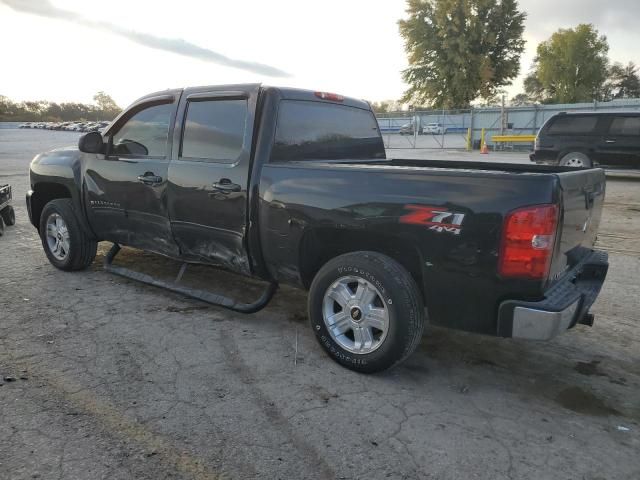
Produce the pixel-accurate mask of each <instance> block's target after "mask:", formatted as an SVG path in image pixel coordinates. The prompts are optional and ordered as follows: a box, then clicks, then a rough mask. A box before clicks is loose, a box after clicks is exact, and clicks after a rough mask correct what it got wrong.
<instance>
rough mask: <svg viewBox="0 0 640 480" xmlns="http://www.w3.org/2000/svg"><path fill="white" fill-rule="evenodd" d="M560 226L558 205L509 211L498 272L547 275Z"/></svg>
mask: <svg viewBox="0 0 640 480" xmlns="http://www.w3.org/2000/svg"><path fill="white" fill-rule="evenodd" d="M557 226H558V207H557V206H556V205H536V206H533V207H525V208H520V209H518V210H514V211H513V212H511V213H509V214H508V215H507V218H506V220H505V222H504V229H503V232H502V243H501V247H500V259H499V262H498V273H499V274H500V275H502V276H503V277H518V278H529V279H535V280H540V279H545V278H547V277H548V276H549V267H550V266H551V258H552V257H553V247H554V242H555V237H556V228H557Z"/></svg>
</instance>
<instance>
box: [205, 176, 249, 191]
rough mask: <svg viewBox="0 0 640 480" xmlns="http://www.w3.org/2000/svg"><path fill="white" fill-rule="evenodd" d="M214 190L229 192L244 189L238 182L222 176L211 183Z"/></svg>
mask: <svg viewBox="0 0 640 480" xmlns="http://www.w3.org/2000/svg"><path fill="white" fill-rule="evenodd" d="M211 186H212V187H213V189H214V190H217V191H219V192H224V193H229V192H239V191H240V190H242V187H241V186H240V185H238V184H237V183H233V182H232V181H231V180H229V179H228V178H221V179H220V181H219V182H215V183H213V184H212V185H211Z"/></svg>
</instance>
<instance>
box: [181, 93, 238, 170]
mask: <svg viewBox="0 0 640 480" xmlns="http://www.w3.org/2000/svg"><path fill="white" fill-rule="evenodd" d="M248 112H249V109H248V105H247V100H246V99H244V98H243V99H221V100H213V99H212V100H206V101H200V100H199V101H190V102H189V103H188V105H187V113H186V118H185V122H184V132H183V135H182V150H181V157H182V158H190V159H197V160H204V161H211V162H218V163H234V162H235V161H236V160H237V159H238V157H239V156H240V154H241V153H242V150H243V144H244V137H245V130H246V125H247V114H248Z"/></svg>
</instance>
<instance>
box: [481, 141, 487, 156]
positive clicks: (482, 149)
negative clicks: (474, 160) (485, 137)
mask: <svg viewBox="0 0 640 480" xmlns="http://www.w3.org/2000/svg"><path fill="white" fill-rule="evenodd" d="M480 153H481V154H483V155H489V147H488V146H487V144H486V143H483V144H482V147H481V148H480Z"/></svg>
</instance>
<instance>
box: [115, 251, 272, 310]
mask: <svg viewBox="0 0 640 480" xmlns="http://www.w3.org/2000/svg"><path fill="white" fill-rule="evenodd" d="M119 251H120V245H118V244H117V243H114V244H113V246H112V247H111V250H109V253H107V255H106V256H105V257H104V269H105V271H107V272H109V273H113V274H115V275H119V276H121V277H125V278H130V279H132V280H137V281H138V282H142V283H146V284H147V285H153V286H154V287H160V288H164V289H167V290H170V291H172V292H175V293H180V294H182V295H184V296H186V297H190V298H195V299H196V300H200V301H203V302H206V303H210V304H211V305H216V306H219V307H224V308H228V309H229V310H233V311H234V312H240V313H255V312H258V311H260V310H262V309H263V308H264V307H266V306H267V305H268V304H269V302H270V301H271V299H272V298H273V295H274V294H275V293H276V290H278V284H277V283H276V282H271V283H269V285H268V286H267V288H266V289H265V291H264V292H263V293H262V295H261V296H260V298H258V300H256V301H255V302H253V303H239V302H236V301H235V300H233V299H231V298H227V297H225V296H223V295H218V294H217V293H211V292H206V291H204V290H197V289H194V288H189V287H185V286H182V285H179V283H178V282H180V280H181V279H182V275H183V274H184V271H185V269H186V267H187V264H186V263H184V264H182V267H181V268H180V272H179V273H178V276H177V278H176V281H175V282H167V281H165V280H160V279H157V278H154V277H152V276H151V275H146V274H144V273H140V272H135V271H133V270H130V269H128V268H124V267H118V266H116V265H113V259H114V258H115V257H116V255H118V252H119Z"/></svg>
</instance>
